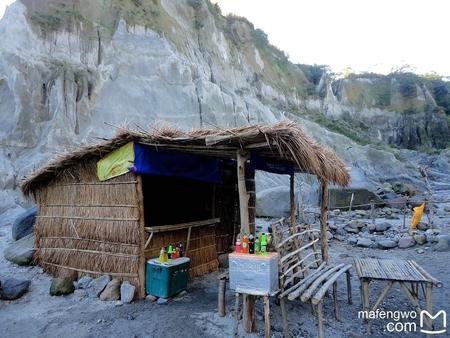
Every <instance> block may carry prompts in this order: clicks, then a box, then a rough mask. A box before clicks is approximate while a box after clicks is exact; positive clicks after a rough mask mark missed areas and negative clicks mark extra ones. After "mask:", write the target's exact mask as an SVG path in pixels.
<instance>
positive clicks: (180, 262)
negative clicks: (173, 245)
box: [145, 257, 190, 298]
mask: <svg viewBox="0 0 450 338" xmlns="http://www.w3.org/2000/svg"><path fill="white" fill-rule="evenodd" d="M189 263H190V259H189V258H188V257H180V258H177V259H175V260H170V261H168V262H166V263H161V262H160V261H159V259H158V258H153V259H150V260H148V261H147V273H146V282H145V285H146V291H147V294H149V295H153V296H156V297H162V298H168V297H172V296H174V295H176V294H177V293H180V292H181V291H183V290H186V288H187V282H188V276H189Z"/></svg>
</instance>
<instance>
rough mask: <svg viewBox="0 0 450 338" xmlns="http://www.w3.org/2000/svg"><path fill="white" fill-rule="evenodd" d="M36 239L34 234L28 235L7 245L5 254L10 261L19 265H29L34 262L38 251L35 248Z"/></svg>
mask: <svg viewBox="0 0 450 338" xmlns="http://www.w3.org/2000/svg"><path fill="white" fill-rule="evenodd" d="M34 241H35V237H34V235H33V234H31V235H27V236H25V237H23V238H21V239H19V240H18V241H17V242H14V243H12V244H10V245H9V246H8V247H6V249H5V251H4V252H3V254H4V255H5V258H6V259H7V260H8V261H10V262H13V263H15V264H18V265H29V264H30V263H31V262H32V260H33V257H34V252H35V251H36V250H35V248H34Z"/></svg>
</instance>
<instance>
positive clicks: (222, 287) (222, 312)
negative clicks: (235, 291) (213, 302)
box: [217, 276, 227, 317]
mask: <svg viewBox="0 0 450 338" xmlns="http://www.w3.org/2000/svg"><path fill="white" fill-rule="evenodd" d="M226 285H227V278H226V277H225V276H222V277H220V279H219V292H218V300H217V304H218V308H219V316H220V317H225V314H226V309H225V288H226Z"/></svg>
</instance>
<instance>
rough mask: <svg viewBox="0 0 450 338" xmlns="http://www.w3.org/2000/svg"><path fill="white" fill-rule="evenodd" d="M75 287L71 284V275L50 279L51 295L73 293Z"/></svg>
mask: <svg viewBox="0 0 450 338" xmlns="http://www.w3.org/2000/svg"><path fill="white" fill-rule="evenodd" d="M74 290H75V287H74V286H73V278H72V277H57V278H53V279H52V284H51V285H50V294H51V295H52V296H62V295H68V294H70V293H73V291H74Z"/></svg>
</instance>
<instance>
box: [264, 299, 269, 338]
mask: <svg viewBox="0 0 450 338" xmlns="http://www.w3.org/2000/svg"><path fill="white" fill-rule="evenodd" d="M264 338H270V302H269V296H264Z"/></svg>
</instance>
